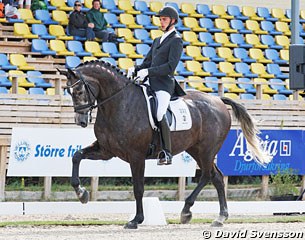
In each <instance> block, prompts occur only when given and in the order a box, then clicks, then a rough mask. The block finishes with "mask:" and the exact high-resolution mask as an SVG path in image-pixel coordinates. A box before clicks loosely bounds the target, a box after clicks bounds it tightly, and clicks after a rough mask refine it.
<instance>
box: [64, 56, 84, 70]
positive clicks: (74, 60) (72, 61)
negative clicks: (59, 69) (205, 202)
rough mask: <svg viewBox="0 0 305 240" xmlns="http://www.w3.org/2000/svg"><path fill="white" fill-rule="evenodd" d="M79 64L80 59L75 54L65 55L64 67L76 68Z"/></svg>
mask: <svg viewBox="0 0 305 240" xmlns="http://www.w3.org/2000/svg"><path fill="white" fill-rule="evenodd" d="M79 64H81V60H80V58H79V57H77V56H67V57H66V64H65V66H66V68H67V69H73V68H76V67H77V66H78V65H79Z"/></svg>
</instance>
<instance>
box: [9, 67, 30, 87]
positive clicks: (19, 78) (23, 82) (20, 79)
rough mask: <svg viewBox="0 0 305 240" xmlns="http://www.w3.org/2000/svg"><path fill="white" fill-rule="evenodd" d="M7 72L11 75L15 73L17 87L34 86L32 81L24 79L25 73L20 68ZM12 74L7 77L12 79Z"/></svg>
mask: <svg viewBox="0 0 305 240" xmlns="http://www.w3.org/2000/svg"><path fill="white" fill-rule="evenodd" d="M8 73H9V74H10V75H13V76H14V75H15V76H16V77H17V82H18V86H19V87H25V88H28V87H35V84H34V83H31V82H28V81H27V80H26V77H25V74H24V72H23V71H20V70H10V71H9V72H8ZM13 76H10V77H9V80H10V81H13ZM15 76H14V77H15Z"/></svg>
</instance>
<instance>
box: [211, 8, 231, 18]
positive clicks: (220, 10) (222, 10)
mask: <svg viewBox="0 0 305 240" xmlns="http://www.w3.org/2000/svg"><path fill="white" fill-rule="evenodd" d="M212 13H214V14H216V15H218V16H219V18H224V19H233V18H234V17H233V16H231V15H228V14H227V11H226V9H225V7H224V6H223V5H212Z"/></svg>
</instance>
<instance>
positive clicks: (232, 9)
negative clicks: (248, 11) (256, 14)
mask: <svg viewBox="0 0 305 240" xmlns="http://www.w3.org/2000/svg"><path fill="white" fill-rule="evenodd" d="M227 13H228V14H229V15H231V16H233V17H234V18H235V19H239V20H242V21H245V20H248V19H249V17H247V16H244V15H243V14H242V13H241V11H240V9H239V7H238V6H236V5H228V6H227Z"/></svg>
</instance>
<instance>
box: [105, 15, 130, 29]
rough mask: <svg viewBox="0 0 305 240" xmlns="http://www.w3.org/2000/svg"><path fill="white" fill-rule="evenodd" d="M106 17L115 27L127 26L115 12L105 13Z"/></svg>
mask: <svg viewBox="0 0 305 240" xmlns="http://www.w3.org/2000/svg"><path fill="white" fill-rule="evenodd" d="M104 17H105V19H106V21H107V23H108V24H110V26H111V27H113V28H126V24H124V23H120V22H119V21H118V18H117V16H116V15H115V14H114V13H105V14H104Z"/></svg>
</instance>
